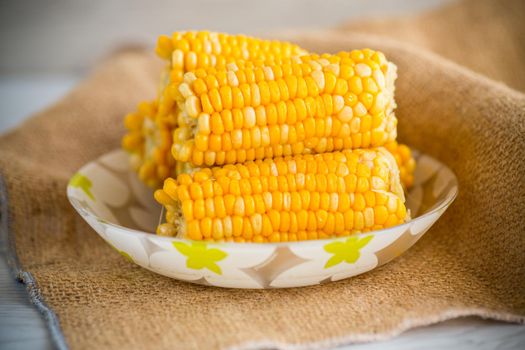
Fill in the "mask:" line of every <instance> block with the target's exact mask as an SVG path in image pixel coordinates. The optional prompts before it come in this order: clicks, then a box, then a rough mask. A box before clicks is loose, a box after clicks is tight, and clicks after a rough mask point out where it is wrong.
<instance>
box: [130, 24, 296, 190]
mask: <svg viewBox="0 0 525 350" xmlns="http://www.w3.org/2000/svg"><path fill="white" fill-rule="evenodd" d="M156 52H157V54H158V55H159V56H160V57H161V58H164V59H166V60H167V61H168V63H169V64H168V66H167V67H166V70H165V72H164V73H163V78H162V79H161V84H160V87H159V93H158V95H159V97H158V99H157V101H155V102H150V103H142V104H141V105H140V106H141V107H142V109H144V106H145V105H149V107H148V108H149V109H150V110H151V109H155V114H154V115H148V118H144V115H143V112H142V111H141V109H140V108H139V110H138V111H137V112H135V113H132V114H130V115H128V117H127V118H126V120H128V121H127V122H126V126H127V127H128V130H129V132H128V134H127V135H126V136H125V137H124V139H123V142H122V143H123V147H124V148H125V149H126V150H128V151H129V152H130V153H131V154H132V156H131V159H132V162H133V165H134V168H135V169H136V170H137V172H138V173H139V177H140V178H141V179H142V180H143V181H144V182H145V183H146V184H147V185H148V186H150V187H158V186H159V185H160V184H161V183H162V181H163V180H164V179H165V178H166V177H167V176H170V175H174V174H178V173H181V172H184V171H187V170H188V169H187V165H186V164H184V163H180V162H179V163H177V162H175V161H174V159H173V157H172V155H171V152H170V147H171V144H172V133H173V130H174V128H175V126H176V125H177V119H178V117H179V114H180V111H179V110H178V109H177V108H176V104H174V101H173V98H172V95H173V94H172V90H173V89H174V86H176V85H177V84H178V83H180V82H181V81H182V77H183V75H184V73H185V72H190V71H193V70H195V69H199V68H201V69H202V68H207V67H217V68H219V69H224V68H225V66H226V65H227V64H229V63H232V62H238V61H241V60H254V59H264V60H273V59H274V58H279V57H290V56H292V55H300V54H304V53H305V51H304V50H302V49H301V48H299V47H298V46H297V45H292V44H290V43H286V42H278V41H268V40H260V39H256V38H250V37H246V36H243V35H227V34H222V33H210V32H206V31H201V32H184V33H173V35H172V37H171V38H170V37H168V36H160V37H159V39H158V42H157V48H156ZM141 121H142V123H141ZM144 121H145V123H144ZM150 121H153V123H151V122H150ZM140 130H142V133H143V136H142V138H141V137H139V135H138V134H137V131H140Z"/></svg>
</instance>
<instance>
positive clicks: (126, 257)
mask: <svg viewBox="0 0 525 350" xmlns="http://www.w3.org/2000/svg"><path fill="white" fill-rule="evenodd" d="M115 249H116V248H115ZM116 250H117V252H119V253H120V255H122V256H123V257H124V258H125V259H126V260H127V261H129V262H130V263H135V262H134V261H133V258H132V257H131V255H129V254H128V253H126V252H125V251H123V250H118V249H116Z"/></svg>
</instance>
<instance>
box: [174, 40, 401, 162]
mask: <svg viewBox="0 0 525 350" xmlns="http://www.w3.org/2000/svg"><path fill="white" fill-rule="evenodd" d="M395 79H396V67H395V65H393V64H392V63H389V62H388V61H387V60H386V58H385V56H384V55H383V54H382V53H380V52H377V51H373V50H369V49H364V50H354V51H352V52H350V53H346V52H342V53H339V54H337V55H329V54H325V55H321V56H319V55H303V56H300V57H292V58H284V59H281V60H278V61H275V62H274V63H265V62H261V61H255V62H245V63H244V64H242V65H241V64H232V65H229V66H228V67H227V69H226V70H217V69H207V70H206V69H199V70H196V71H195V72H191V73H186V74H185V75H184V80H183V82H182V83H181V84H180V85H179V86H178V91H179V93H180V94H178V95H177V94H176V95H175V99H176V101H177V103H178V105H179V107H180V109H181V118H180V119H179V125H178V128H177V129H176V130H175V132H174V137H173V142H174V143H173V148H172V153H173V156H174V158H175V159H176V160H177V161H181V162H188V161H189V162H191V163H192V164H193V165H195V166H203V165H204V166H213V165H222V164H234V163H238V162H244V161H251V160H255V159H263V158H272V157H279V156H288V155H297V154H305V153H306V154H308V153H323V152H331V151H337V150H342V149H355V148H368V147H377V146H382V145H384V144H385V143H387V142H391V141H394V140H395V138H396V132H397V129H396V125H397V119H396V118H395V115H394V113H393V110H394V108H395V102H394V81H395Z"/></svg>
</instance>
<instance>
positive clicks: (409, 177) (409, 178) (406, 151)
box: [385, 141, 416, 189]
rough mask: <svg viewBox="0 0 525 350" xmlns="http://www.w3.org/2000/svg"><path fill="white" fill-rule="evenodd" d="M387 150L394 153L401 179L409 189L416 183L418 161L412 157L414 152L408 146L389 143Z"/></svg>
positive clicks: (393, 142) (386, 146) (395, 142)
mask: <svg viewBox="0 0 525 350" xmlns="http://www.w3.org/2000/svg"><path fill="white" fill-rule="evenodd" d="M385 148H386V149H387V150H388V151H389V152H390V153H392V155H393V156H394V158H395V159H396V162H397V165H398V167H399V177H400V179H401V183H402V184H403V187H404V188H405V189H408V188H410V187H411V186H412V184H413V183H414V171H415V170H416V160H415V159H414V157H413V156H412V151H411V150H410V148H409V147H408V146H407V145H403V144H400V143H397V141H392V142H389V143H387V144H386V145H385Z"/></svg>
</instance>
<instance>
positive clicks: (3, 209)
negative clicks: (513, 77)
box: [0, 173, 68, 350]
mask: <svg viewBox="0 0 525 350" xmlns="http://www.w3.org/2000/svg"><path fill="white" fill-rule="evenodd" d="M11 227H12V225H11V216H10V214H9V197H8V193H7V187H6V186H5V181H4V177H3V176H2V174H1V173H0V242H2V244H3V246H4V247H6V249H5V257H6V260H7V265H8V266H9V270H10V271H9V272H10V273H11V275H12V276H13V278H14V280H15V281H17V282H18V283H23V284H24V285H25V290H26V292H27V297H28V298H29V301H30V302H31V304H33V305H34V306H35V308H36V309H37V310H38V312H39V313H40V314H41V315H42V318H43V319H44V322H45V324H46V326H47V328H48V330H49V333H50V335H51V340H52V342H53V345H54V346H55V347H56V348H57V349H58V350H66V349H68V346H67V343H66V339H65V337H64V334H63V332H62V329H61V327H60V322H59V320H58V317H57V315H56V314H55V312H54V311H53V310H52V309H51V308H50V307H49V306H48V305H47V304H46V302H45V300H44V297H43V296H42V294H41V293H40V289H39V288H38V283H37V281H36V279H35V278H34V277H33V275H32V274H31V273H30V272H27V271H24V270H23V269H22V267H21V265H20V261H19V260H18V256H17V255H16V247H15V240H14V232H13V231H12V229H11Z"/></svg>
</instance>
